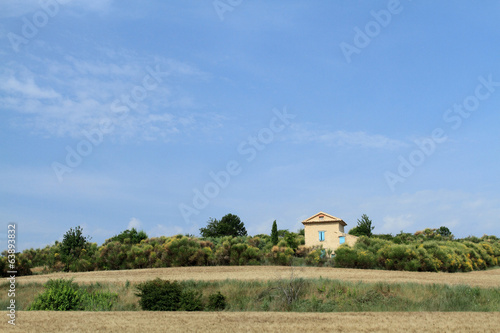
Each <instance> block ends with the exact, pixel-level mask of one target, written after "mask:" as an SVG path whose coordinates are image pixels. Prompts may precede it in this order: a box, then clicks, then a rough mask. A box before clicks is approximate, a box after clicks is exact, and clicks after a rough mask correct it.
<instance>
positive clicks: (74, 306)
mask: <svg viewBox="0 0 500 333" xmlns="http://www.w3.org/2000/svg"><path fill="white" fill-rule="evenodd" d="M45 288H46V289H45V291H44V292H43V293H41V294H39V295H38V296H37V297H36V299H35V301H34V302H33V303H31V305H30V306H29V307H28V310H50V311H71V310H83V304H82V303H83V293H82V291H81V290H80V289H79V287H78V285H77V284H76V283H74V282H73V281H72V280H63V279H59V280H49V281H48V282H47V283H46V284H45Z"/></svg>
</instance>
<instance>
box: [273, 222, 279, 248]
mask: <svg viewBox="0 0 500 333" xmlns="http://www.w3.org/2000/svg"><path fill="white" fill-rule="evenodd" d="M271 242H272V243H273V245H276V244H278V225H277V224H276V220H274V222H273V227H272V228H271Z"/></svg>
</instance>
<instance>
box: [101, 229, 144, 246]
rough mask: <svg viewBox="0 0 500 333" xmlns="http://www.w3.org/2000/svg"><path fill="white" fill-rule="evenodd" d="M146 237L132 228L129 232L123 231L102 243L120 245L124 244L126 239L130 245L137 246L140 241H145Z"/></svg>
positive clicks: (142, 232)
mask: <svg viewBox="0 0 500 333" xmlns="http://www.w3.org/2000/svg"><path fill="white" fill-rule="evenodd" d="M147 238H148V235H147V234H146V233H145V232H144V231H143V230H141V231H137V230H136V229H135V228H132V229H130V230H128V229H127V230H125V231H122V232H121V233H120V234H118V235H116V236H113V237H111V238H109V239H107V240H106V242H104V244H108V243H111V242H115V241H117V242H120V243H122V244H123V243H125V239H128V240H129V242H130V244H139V243H140V242H141V240H143V239H147Z"/></svg>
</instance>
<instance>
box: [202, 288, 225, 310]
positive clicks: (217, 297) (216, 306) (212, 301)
mask: <svg viewBox="0 0 500 333" xmlns="http://www.w3.org/2000/svg"><path fill="white" fill-rule="evenodd" d="M226 306H227V302H226V297H225V296H224V295H222V294H221V293H220V291H218V292H217V293H213V294H210V296H208V305H207V309H208V310H210V311H221V310H224V309H225V308H226Z"/></svg>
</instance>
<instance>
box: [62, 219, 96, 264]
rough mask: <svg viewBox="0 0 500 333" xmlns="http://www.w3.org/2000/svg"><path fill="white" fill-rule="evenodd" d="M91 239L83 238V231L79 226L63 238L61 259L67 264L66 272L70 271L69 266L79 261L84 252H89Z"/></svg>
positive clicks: (70, 230) (71, 229)
mask: <svg viewBox="0 0 500 333" xmlns="http://www.w3.org/2000/svg"><path fill="white" fill-rule="evenodd" d="M90 239H91V238H90V237H89V236H87V237H85V236H83V229H82V228H81V227H80V226H78V227H76V228H75V229H73V228H70V229H69V230H68V231H67V232H66V233H65V234H64V236H63V241H62V242H61V247H60V248H61V257H62V261H63V263H64V264H65V270H66V271H68V270H69V265H70V264H71V263H72V262H74V261H75V260H78V259H79V258H80V256H82V254H84V252H87V250H88V249H89V247H90V246H89V245H90Z"/></svg>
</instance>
